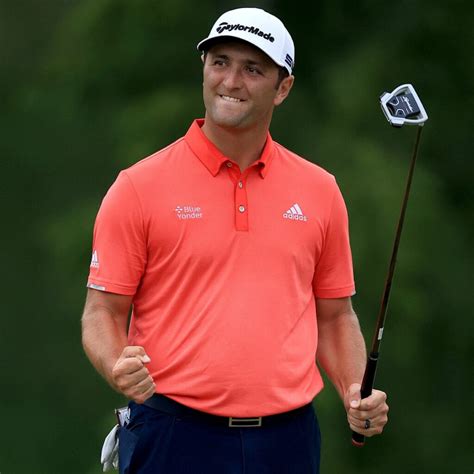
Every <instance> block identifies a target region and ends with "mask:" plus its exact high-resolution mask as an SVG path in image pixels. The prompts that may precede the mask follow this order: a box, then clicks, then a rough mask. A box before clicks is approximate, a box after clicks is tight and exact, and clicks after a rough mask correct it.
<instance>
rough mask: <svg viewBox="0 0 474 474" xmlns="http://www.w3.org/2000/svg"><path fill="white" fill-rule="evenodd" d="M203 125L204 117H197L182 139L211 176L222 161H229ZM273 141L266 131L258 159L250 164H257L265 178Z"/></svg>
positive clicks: (271, 154)
mask: <svg viewBox="0 0 474 474" xmlns="http://www.w3.org/2000/svg"><path fill="white" fill-rule="evenodd" d="M203 125H204V119H197V120H194V122H193V123H192V124H191V126H190V127H189V130H188V131H187V133H186V135H185V136H184V139H185V141H186V143H187V144H188V145H189V147H190V148H191V150H192V151H193V152H194V154H195V155H196V156H197V157H198V158H199V160H200V161H201V162H202V164H203V165H204V166H205V167H206V168H207V169H208V171H209V172H210V173H211V174H212V176H217V173H219V171H220V170H221V168H222V165H223V164H224V163H227V162H228V161H230V159H229V158H228V157H226V156H225V155H224V154H223V153H221V152H220V151H219V149H218V148H217V147H216V146H215V145H214V143H212V142H211V141H210V140H209V138H207V137H206V135H205V134H204V132H203V131H202V130H201V127H202V126H203ZM273 149H274V142H273V139H272V137H271V135H270V132H268V135H267V140H266V142H265V146H264V148H263V151H262V155H261V156H260V159H259V160H257V161H256V162H255V163H254V164H253V165H252V166H254V165H256V166H258V170H259V173H260V176H261V177H262V178H265V176H266V175H267V174H268V169H269V167H270V163H271V161H272V157H273Z"/></svg>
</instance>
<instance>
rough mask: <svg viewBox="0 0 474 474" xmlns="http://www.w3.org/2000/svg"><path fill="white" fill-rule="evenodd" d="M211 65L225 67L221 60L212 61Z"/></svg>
mask: <svg viewBox="0 0 474 474" xmlns="http://www.w3.org/2000/svg"><path fill="white" fill-rule="evenodd" d="M212 64H213V65H214V66H224V65H225V61H224V60H223V59H214V61H213V62H212Z"/></svg>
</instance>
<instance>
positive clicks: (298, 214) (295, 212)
mask: <svg viewBox="0 0 474 474" xmlns="http://www.w3.org/2000/svg"><path fill="white" fill-rule="evenodd" d="M283 217H284V218H285V219H290V220H292V221H304V222H306V221H307V220H308V218H307V217H306V216H305V215H304V214H303V211H302V210H301V207H300V206H299V205H298V204H296V203H295V204H293V205H292V206H291V207H290V208H289V209H288V210H287V211H286V212H284V213H283Z"/></svg>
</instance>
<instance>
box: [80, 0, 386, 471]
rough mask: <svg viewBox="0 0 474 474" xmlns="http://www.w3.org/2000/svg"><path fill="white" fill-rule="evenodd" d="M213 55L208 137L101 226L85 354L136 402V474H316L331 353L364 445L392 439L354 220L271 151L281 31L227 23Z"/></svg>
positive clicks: (138, 175)
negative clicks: (359, 290) (357, 262)
mask: <svg viewBox="0 0 474 474" xmlns="http://www.w3.org/2000/svg"><path fill="white" fill-rule="evenodd" d="M198 49H199V50H200V51H201V52H202V60H203V76H204V82H203V97H204V104H205V108H206V113H205V119H204V120H197V121H195V122H194V123H193V124H192V125H191V127H190V128H189V130H188V132H187V133H186V135H185V136H184V137H183V138H181V139H180V140H178V141H177V142H175V143H173V144H171V145H170V146H168V147H167V148H165V149H163V150H161V151H159V152H157V153H155V154H154V155H151V156H150V157H148V158H147V159H145V160H142V161H141V162H139V163H137V164H136V165H134V166H132V167H131V168H129V169H128V170H125V171H123V172H122V173H120V175H119V177H118V178H117V180H116V182H115V183H114V184H113V186H112V187H111V189H110V190H109V192H108V193H107V195H106V197H105V198H104V201H103V203H102V206H101V209H100V211H99V213H98V216H97V220H96V225H95V229H94V243H93V258H92V263H91V272H90V276H89V281H88V288H89V289H88V295H87V300H86V305H85V310H84V315H83V320H82V322H83V344H84V348H85V351H86V353H87V355H88V356H89V358H90V360H91V361H92V363H93V365H94V366H95V367H96V369H97V370H98V371H99V372H100V373H101V374H102V375H103V377H104V378H105V379H106V380H107V381H108V382H109V383H110V385H111V386H112V387H114V388H115V389H116V390H118V391H119V392H121V393H123V394H124V395H125V396H126V397H127V398H129V399H131V400H132V401H131V402H130V404H129V406H130V415H131V418H130V422H129V423H128V425H127V426H126V427H125V428H122V429H121V430H120V435H119V439H120V456H119V464H120V471H121V472H130V473H155V472H164V473H167V474H172V473H177V474H180V473H193V474H212V473H219V474H233V473H242V472H245V473H247V474H250V473H255V474H257V473H258V474H262V473H275V474H278V473H291V474H295V473H296V474H309V473H318V472H319V446H320V437H319V428H318V425H317V420H316V417H315V413H314V411H313V408H312V405H311V402H312V400H313V398H314V397H315V395H316V394H317V393H318V392H319V391H320V390H321V389H322V385H323V384H322V379H321V376H320V373H319V371H318V368H317V365H316V362H315V358H316V351H317V359H318V361H319V363H320V365H321V366H322V368H323V369H324V370H325V372H326V373H327V374H328V376H329V377H330V379H331V380H332V382H333V383H334V385H335V387H336V389H337V390H338V392H339V394H340V396H341V398H342V399H343V401H344V405H345V408H346V410H347V416H348V420H349V425H350V427H351V429H353V430H355V431H357V432H359V433H363V434H364V435H366V436H372V435H374V434H378V433H380V432H381V431H382V429H383V426H384V425H385V423H386V421H387V416H386V415H387V411H388V407H387V405H386V402H385V400H386V396H385V394H384V393H383V392H380V391H377V390H376V391H374V393H373V394H372V396H371V397H369V398H367V399H365V400H363V401H361V400H360V385H359V382H360V380H361V378H362V375H363V371H364V366H365V361H366V354H365V346H364V341H363V338H362V335H361V332H360V328H359V324H358V320H357V317H356V315H355V313H354V311H353V309H352V306H351V300H350V297H351V295H352V294H354V282H353V272H352V262H351V253H350V247H349V239H348V225H347V213H346V209H345V206H344V202H343V199H342V196H341V194H340V192H339V189H338V187H337V185H336V182H335V180H334V178H333V177H332V176H331V175H330V174H329V173H327V172H325V171H324V170H322V169H321V168H319V167H317V166H316V165H314V164H312V163H310V162H309V161H306V160H304V159H302V158H300V157H298V156H296V155H295V154H293V153H291V152H290V151H288V150H286V149H285V148H283V147H282V146H281V145H279V144H277V143H276V142H274V141H273V140H272V138H271V136H270V134H269V131H268V130H269V127H270V122H271V119H272V114H273V110H274V108H275V107H276V106H278V105H280V104H281V103H282V102H283V101H284V100H285V99H286V98H287V97H288V94H289V93H290V90H291V88H292V86H293V82H294V77H293V75H292V69H293V65H294V46H293V41H292V39H291V36H290V35H289V33H288V32H287V30H286V28H285V27H284V25H283V24H282V23H281V21H280V20H279V19H277V18H276V17H274V16H272V15H270V14H268V13H266V12H265V11H263V10H260V9H256V8H242V9H237V10H232V11H229V12H226V13H224V14H223V15H222V16H221V17H220V18H219V19H218V20H217V22H216V23H215V25H214V26H213V28H212V30H211V32H210V34H209V36H208V37H207V38H206V39H205V40H203V41H201V42H200V43H199V45H198ZM131 307H132V308H133V312H132V317H131V322H130V327H129V328H128V327H127V326H128V316H129V311H130V308H131ZM368 420H370V421H368Z"/></svg>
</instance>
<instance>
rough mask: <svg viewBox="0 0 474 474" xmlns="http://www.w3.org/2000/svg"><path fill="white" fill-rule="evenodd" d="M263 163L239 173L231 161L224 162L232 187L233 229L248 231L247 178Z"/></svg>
mask: <svg viewBox="0 0 474 474" xmlns="http://www.w3.org/2000/svg"><path fill="white" fill-rule="evenodd" d="M262 166H264V165H263V163H260V162H257V163H254V164H252V165H251V166H249V167H248V168H247V169H246V170H244V171H243V172H241V170H240V168H239V166H238V165H237V164H236V163H233V162H232V161H227V162H226V167H227V168H228V173H229V177H230V179H231V181H232V183H233V185H234V206H233V208H234V213H235V229H236V230H238V231H242V232H248V231H249V212H250V210H249V200H248V195H247V186H248V181H247V178H248V176H249V175H250V174H251V173H255V172H260V170H261V168H262Z"/></svg>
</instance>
